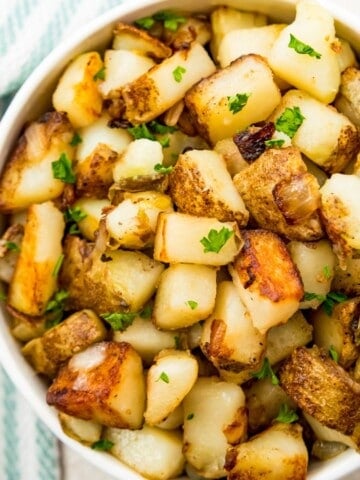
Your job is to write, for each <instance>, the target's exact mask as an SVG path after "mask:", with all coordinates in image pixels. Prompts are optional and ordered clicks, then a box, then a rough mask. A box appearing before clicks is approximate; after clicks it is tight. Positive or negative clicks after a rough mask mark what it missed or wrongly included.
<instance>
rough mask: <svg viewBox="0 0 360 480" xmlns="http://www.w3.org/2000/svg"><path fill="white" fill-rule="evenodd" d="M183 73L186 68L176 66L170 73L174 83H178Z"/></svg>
mask: <svg viewBox="0 0 360 480" xmlns="http://www.w3.org/2000/svg"><path fill="white" fill-rule="evenodd" d="M184 73H186V68H184V67H182V66H181V65H178V66H177V67H176V68H175V69H174V70H173V72H172V74H173V77H174V80H175V82H177V83H180V82H181V80H182V78H183V75H184Z"/></svg>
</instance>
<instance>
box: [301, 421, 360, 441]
mask: <svg viewBox="0 0 360 480" xmlns="http://www.w3.org/2000/svg"><path fill="white" fill-rule="evenodd" d="M303 415H304V417H305V419H306V421H307V422H308V423H309V425H310V427H311V429H312V431H313V432H314V433H315V435H316V438H317V439H318V440H324V441H325V442H340V443H343V444H344V445H347V446H348V447H350V448H354V449H355V450H357V448H358V447H357V444H356V442H355V441H354V440H353V439H352V437H351V436H350V435H345V434H344V433H341V432H339V431H337V430H335V429H334V428H329V427H327V426H326V425H323V424H322V423H320V422H319V421H318V420H316V418H314V417H312V416H311V415H309V414H308V413H306V412H303Z"/></svg>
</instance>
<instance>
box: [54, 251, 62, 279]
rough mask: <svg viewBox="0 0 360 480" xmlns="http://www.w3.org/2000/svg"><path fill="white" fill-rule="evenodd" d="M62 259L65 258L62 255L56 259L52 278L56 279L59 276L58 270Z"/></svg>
mask: <svg viewBox="0 0 360 480" xmlns="http://www.w3.org/2000/svg"><path fill="white" fill-rule="evenodd" d="M64 258H65V257H64V254H63V253H62V254H61V255H60V257H59V258H58V259H57V261H56V263H55V267H54V270H53V272H52V276H53V277H57V276H58V275H59V272H60V268H61V265H62V264H63V261H64Z"/></svg>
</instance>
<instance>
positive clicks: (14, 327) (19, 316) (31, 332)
mask: <svg viewBox="0 0 360 480" xmlns="http://www.w3.org/2000/svg"><path fill="white" fill-rule="evenodd" d="M6 310H7V312H8V314H9V315H10V330H11V334H12V335H13V336H14V337H15V338H16V339H17V340H20V342H22V343H26V342H29V341H30V340H32V339H33V338H38V337H41V335H42V334H43V333H45V331H46V316H45V315H41V316H38V317H34V316H32V315H27V314H25V313H21V312H19V311H18V310H16V309H15V308H13V307H11V306H10V305H6Z"/></svg>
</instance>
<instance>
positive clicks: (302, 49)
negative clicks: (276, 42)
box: [288, 33, 321, 60]
mask: <svg viewBox="0 0 360 480" xmlns="http://www.w3.org/2000/svg"><path fill="white" fill-rule="evenodd" d="M288 47H289V48H293V49H294V50H295V52H296V53H300V54H301V55H309V56H310V57H314V58H317V59H318V60H319V59H320V58H321V53H319V52H317V51H316V50H314V49H313V48H312V47H310V45H306V43H303V42H302V41H301V40H299V39H298V38H296V37H295V36H294V35H293V34H292V33H290V41H289V44H288Z"/></svg>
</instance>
